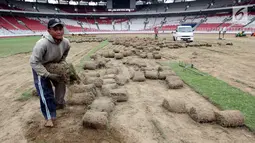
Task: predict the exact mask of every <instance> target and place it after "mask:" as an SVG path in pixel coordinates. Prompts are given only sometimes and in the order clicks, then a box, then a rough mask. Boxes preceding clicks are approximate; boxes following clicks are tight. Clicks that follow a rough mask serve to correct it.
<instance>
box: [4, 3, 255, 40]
mask: <svg viewBox="0 0 255 143" xmlns="http://www.w3.org/2000/svg"><path fill="white" fill-rule="evenodd" d="M254 3H255V2H254V1H253V0H245V1H242V2H240V3H235V2H233V0H224V1H223V0H196V1H191V2H178V3H170V4H152V5H147V6H146V5H143V6H137V7H139V8H138V9H137V10H136V11H135V12H134V13H139V14H143V13H146V14H150V13H164V12H177V13H181V12H185V11H196V10H203V9H214V8H222V7H229V6H234V5H246V4H254ZM0 9H7V10H19V11H20V10H22V11H32V12H42V13H43V12H47V13H48V12H49V13H109V12H107V11H106V7H105V6H74V5H52V4H46V3H37V4H35V3H31V2H22V1H15V0H8V1H1V2H0ZM110 13H112V12H110ZM123 17H124V13H123ZM227 19H230V20H231V15H230V14H229V13H226V14H210V15H195V14H193V15H187V16H166V17H164V16H161V17H158V16H144V17H139V18H138V17H137V18H136V17H133V18H131V19H129V18H119V17H118V18H108V17H107V16H106V17H100V18H98V17H97V18H93V17H91V16H90V17H89V18H88V17H83V18H81V17H76V18H72V19H71V18H60V20H61V21H63V22H64V23H65V25H66V28H67V30H68V31H69V32H71V33H73V32H88V31H127V30H129V31H143V30H152V29H153V27H159V28H160V30H163V31H167V30H170V31H173V30H175V29H176V27H177V26H178V25H180V24H183V23H195V25H196V26H195V28H196V29H195V30H196V31H217V30H219V28H220V27H228V30H229V31H236V30H239V29H241V28H245V29H249V30H253V29H254V27H255V23H254V21H255V13H252V12H251V13H250V15H249V20H248V23H246V24H235V23H231V21H228V20H227ZM48 20H49V18H48V17H47V18H42V17H35V16H34V17H31V16H30V17H28V16H26V17H25V16H14V15H12V14H10V15H8V16H7V15H6V14H5V15H1V16H0V28H1V30H0V32H1V34H0V35H4V34H6V35H15V34H20V33H23V34H30V33H44V32H45V31H46V29H47V27H46V23H47V22H48Z"/></svg>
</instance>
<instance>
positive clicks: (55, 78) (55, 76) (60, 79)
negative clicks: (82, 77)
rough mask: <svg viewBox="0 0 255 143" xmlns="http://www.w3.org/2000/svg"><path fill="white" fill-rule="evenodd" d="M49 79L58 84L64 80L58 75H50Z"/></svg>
mask: <svg viewBox="0 0 255 143" xmlns="http://www.w3.org/2000/svg"><path fill="white" fill-rule="evenodd" d="M48 78H49V79H51V80H53V81H56V82H60V81H62V80H63V79H62V77H61V76H60V75H58V74H49V76H48Z"/></svg>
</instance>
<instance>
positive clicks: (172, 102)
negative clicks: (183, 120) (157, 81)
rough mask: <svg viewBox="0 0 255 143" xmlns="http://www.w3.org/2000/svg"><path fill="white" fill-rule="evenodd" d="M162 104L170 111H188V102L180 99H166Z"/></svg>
mask: <svg viewBox="0 0 255 143" xmlns="http://www.w3.org/2000/svg"><path fill="white" fill-rule="evenodd" d="M162 106H163V107H164V108H165V109H166V110H168V111H170V112H174V113H186V104H185V102H184V101H182V100H180V99H174V98H171V99H164V100H163V103H162Z"/></svg>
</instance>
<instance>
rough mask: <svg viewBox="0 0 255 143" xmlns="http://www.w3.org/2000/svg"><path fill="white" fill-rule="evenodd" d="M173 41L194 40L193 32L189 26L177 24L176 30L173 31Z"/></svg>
mask: <svg viewBox="0 0 255 143" xmlns="http://www.w3.org/2000/svg"><path fill="white" fill-rule="evenodd" d="M173 40H174V41H181V40H183V41H187V42H193V41H194V32H193V28H192V27H191V26H178V27H177V29H176V31H174V32H173Z"/></svg>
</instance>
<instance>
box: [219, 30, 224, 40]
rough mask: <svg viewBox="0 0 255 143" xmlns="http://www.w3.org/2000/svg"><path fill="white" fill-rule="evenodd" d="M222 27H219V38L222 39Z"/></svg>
mask: <svg viewBox="0 0 255 143" xmlns="http://www.w3.org/2000/svg"><path fill="white" fill-rule="evenodd" d="M222 30H223V29H222V27H220V28H219V40H221V39H222V38H221V37H220V35H221V33H222Z"/></svg>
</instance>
